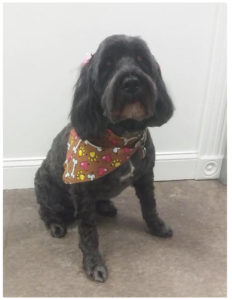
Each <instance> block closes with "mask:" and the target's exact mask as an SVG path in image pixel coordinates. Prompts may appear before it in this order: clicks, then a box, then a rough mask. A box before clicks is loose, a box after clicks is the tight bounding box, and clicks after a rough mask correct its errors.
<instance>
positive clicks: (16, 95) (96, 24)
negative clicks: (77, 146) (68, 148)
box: [4, 3, 226, 188]
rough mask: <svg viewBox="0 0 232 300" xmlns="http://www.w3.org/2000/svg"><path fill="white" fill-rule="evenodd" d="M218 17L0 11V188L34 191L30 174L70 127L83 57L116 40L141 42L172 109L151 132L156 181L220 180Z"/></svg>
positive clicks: (146, 7)
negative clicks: (120, 36) (0, 131)
mask: <svg viewBox="0 0 232 300" xmlns="http://www.w3.org/2000/svg"><path fill="white" fill-rule="evenodd" d="M225 10H226V7H225V5H224V4H158V3H149V4H139V3H136V4H124V3H118V4H107V3H104V4H88V3H86V4H83V3H71V4H62V3H61V4H60V3H59V4H57V3H54V4H35V3H34V4H5V7H4V187H5V188H20V187H31V186H33V174H34V172H35V170H36V168H37V167H38V165H39V164H40V163H41V160H42V159H43V158H44V157H45V155H46V153H47V151H48V149H49V147H50V145H51V142H52V139H53V138H54V136H55V135H56V134H57V133H58V132H59V131H60V130H61V129H62V127H63V126H65V125H66V123H67V122H68V113H69V110H70V105H71V101H72V93H73V85H74V83H75V81H76V78H77V75H78V67H79V65H80V63H81V61H82V60H83V58H84V56H85V53H86V52H92V53H93V52H94V51H95V50H96V48H97V46H98V44H99V42H100V41H101V40H102V39H104V38H105V37H106V36H108V35H111V34H115V33H124V34H128V35H140V36H141V37H143V38H144V39H145V40H146V41H147V43H148V45H149V46H150V48H151V50H152V52H153V53H154V55H155V56H156V58H157V60H158V61H159V63H160V66H161V69H162V73H163V77H164V79H165V81H166V84H167V86H168V89H169V91H170V94H171V96H172V98H173V101H174V103H175V106H176V112H175V115H174V117H173V118H172V120H171V121H170V122H169V123H168V124H167V125H165V126H163V127H161V128H155V129H152V136H153V139H154V142H155V144H156V148H157V152H158V155H157V169H156V179H157V180H170V179H183V178H216V177H218V175H219V173H220V164H221V158H222V153H223V150H224V139H225V138H224V136H225V128H226V123H225V121H224V119H225V107H226V104H225V103H226V101H225V93H224V92H225V81H226V78H225V73H226V72H225V65H226V60H225V51H226V50H225V43H226V41H225V26H226V25H225V24H226V23H225V22H226V20H225V18H226V15H225V14H226V12H225ZM218 74H219V75H218ZM223 93H224V94H223ZM208 128H210V130H211V131H212V132H211V136H209V135H208ZM215 135H217V137H216V142H215ZM207 169H210V170H208V174H206V173H207Z"/></svg>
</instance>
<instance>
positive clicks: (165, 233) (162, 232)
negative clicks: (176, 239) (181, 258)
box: [149, 217, 173, 238]
mask: <svg viewBox="0 0 232 300" xmlns="http://www.w3.org/2000/svg"><path fill="white" fill-rule="evenodd" d="M149 225H150V226H149V230H150V232H151V234H152V235H156V236H159V237H163V238H168V237H172V236H173V230H172V229H171V228H170V227H169V226H168V225H166V224H165V222H164V221H163V220H162V219H161V218H160V217H156V218H155V220H153V222H152V223H151V224H149Z"/></svg>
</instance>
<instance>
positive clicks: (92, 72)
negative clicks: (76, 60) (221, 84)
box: [35, 35, 173, 281]
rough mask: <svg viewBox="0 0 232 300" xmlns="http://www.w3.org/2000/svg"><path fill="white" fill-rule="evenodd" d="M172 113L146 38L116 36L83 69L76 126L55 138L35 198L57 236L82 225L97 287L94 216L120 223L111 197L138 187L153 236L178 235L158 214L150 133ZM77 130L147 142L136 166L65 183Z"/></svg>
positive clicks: (88, 268) (133, 161)
mask: <svg viewBox="0 0 232 300" xmlns="http://www.w3.org/2000/svg"><path fill="white" fill-rule="evenodd" d="M172 114H173V104H172V101H171V99H170V97H169V95H168V93H167V91H166V88H165V84H164V82H163V79H162V76H161V71H160V67H159V65H158V63H157V62H156V60H155V58H154V56H153V55H152V54H151V52H150V50H149V49H148V47H147V45H146V43H145V42H144V41H143V40H142V39H140V38H137V37H130V36H125V35H113V36H110V37H108V38H106V39H105V40H104V41H103V42H102V43H101V44H100V46H99V48H98V49H97V51H96V53H95V54H94V55H93V56H92V57H91V59H90V60H89V61H88V63H86V64H85V65H84V66H83V67H82V70H81V74H80V77H79V79H78V81H77V84H76V89H75V94H74V100H73V104H72V109H71V113H70V115H71V124H69V125H67V126H66V127H65V128H64V129H63V130H62V131H61V132H60V133H59V134H58V135H57V137H56V138H55V139H54V141H53V144H52V147H51V149H50V151H49V152H48V154H47V158H46V159H45V160H44V161H43V164H42V166H41V167H40V168H39V170H38V171H37V173H36V176H35V192H36V196H37V201H38V203H39V204H40V210H39V213H40V216H41V218H42V220H43V221H44V222H45V224H46V226H47V228H49V229H50V231H51V234H52V236H53V237H63V236H64V235H65V234H66V230H67V225H69V224H70V223H72V222H74V221H75V220H77V222H78V229H79V234H80V243H79V246H80V249H81V250H82V252H83V264H84V269H85V272H86V274H87V275H88V277H90V278H92V279H94V280H96V281H105V280H106V278H107V269H106V267H105V265H104V262H103V260H102V257H101V255H100V253H99V250H98V234H97V228H96V223H95V214H96V212H97V213H100V214H102V215H108V216H114V215H115V214H116V213H117V211H116V208H115V207H114V205H113V203H112V202H111V201H110V198H112V197H115V196H116V195H118V194H119V193H120V192H121V191H122V190H123V189H125V188H126V187H127V186H129V185H132V186H134V188H135V190H136V194H137V196H138V198H139V200H140V203H141V209H142V215H143V218H144V219H145V221H146V223H147V226H148V228H149V230H150V232H151V234H153V235H156V236H160V237H170V236H172V230H171V229H170V228H169V227H168V226H166V225H165V223H164V222H163V221H162V220H161V218H160V217H159V215H158V213H157V210H156V201H155V196H154V188H153V167H154V164H155V149H154V145H153V143H152V139H151V137H150V134H149V131H148V129H147V127H149V126H161V125H162V124H164V123H166V122H167V121H168V120H169V118H170V117H171V116H172ZM72 128H74V129H75V131H76V132H77V133H78V136H79V137H80V138H81V139H82V140H88V141H95V142H96V141H97V140H98V138H99V137H100V136H101V135H102V133H104V132H105V131H106V130H109V129H110V130H111V131H112V132H113V133H114V134H116V135H118V136H124V137H127V138H128V139H130V138H131V137H132V136H133V137H134V136H135V135H136V136H138V137H141V136H143V141H139V143H138V144H137V151H135V153H134V154H133V155H132V156H131V157H130V159H129V160H128V161H127V162H126V163H124V164H122V165H121V166H119V167H118V168H117V169H116V170H114V171H113V172H111V173H109V174H107V175H105V176H103V177H101V178H98V179H97V180H93V181H90V182H83V183H75V184H65V183H64V181H63V180H62V176H63V173H64V162H65V158H66V152H67V142H68V139H69V134H70V131H71V129H72ZM145 133H146V137H145V138H144V134H145ZM141 139H142V138H141Z"/></svg>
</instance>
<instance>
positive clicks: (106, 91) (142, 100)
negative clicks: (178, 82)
mask: <svg viewBox="0 0 232 300" xmlns="http://www.w3.org/2000/svg"><path fill="white" fill-rule="evenodd" d="M172 113H173V104H172V101H171V99H170V97H169V95H168V93H167V91H166V87H165V84H164V82H163V79H162V76H161V71H160V68H159V65H158V63H157V62H156V60H155V58H154V56H153V55H152V54H151V52H150V50H149V48H148V47H147V45H146V43H145V42H144V41H143V40H142V39H140V38H138V37H130V36H125V35H113V36H110V37H108V38H106V39H105V40H104V41H103V42H102V43H101V44H100V45H99V47H98V49H97V51H96V53H95V54H94V55H93V56H92V58H91V59H90V60H89V61H88V62H87V63H86V64H85V65H84V66H83V67H82V70H81V74H80V77H79V79H78V81H77V84H76V90H75V94H74V100H73V106H72V110H71V122H72V125H73V126H74V128H75V129H76V130H77V132H78V134H79V135H80V137H82V138H91V137H94V138H95V137H97V136H99V135H100V134H101V132H102V131H104V130H105V129H106V128H107V126H109V124H111V125H112V124H114V126H120V127H121V128H125V130H127V131H133V130H141V129H144V128H146V127H148V126H161V125H162V124H164V123H166V122H167V121H168V119H169V118H170V117H171V116H172Z"/></svg>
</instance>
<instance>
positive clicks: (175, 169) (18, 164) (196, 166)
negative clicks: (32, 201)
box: [3, 152, 222, 189]
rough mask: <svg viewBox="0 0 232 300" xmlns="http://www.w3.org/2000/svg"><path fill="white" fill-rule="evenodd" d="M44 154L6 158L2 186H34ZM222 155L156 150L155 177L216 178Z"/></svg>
mask: <svg viewBox="0 0 232 300" xmlns="http://www.w3.org/2000/svg"><path fill="white" fill-rule="evenodd" d="M43 159H44V157H30V158H10V159H4V161H3V188H4V189H22V188H33V187H34V183H33V181H34V176H35V172H36V170H37V169H38V167H39V166H40V165H41V163H42V161H43ZM221 162H222V157H221V156H220V157H217V156H213V157H212V156H205V157H201V158H200V157H198V155H197V153H196V152H173V153H170V152H167V153H157V154H156V166H155V170H154V174H155V180H156V181H166V180H182V179H214V178H218V177H219V175H220V168H221Z"/></svg>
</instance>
